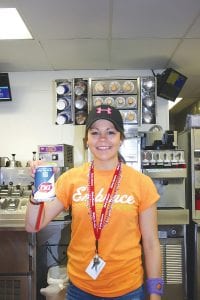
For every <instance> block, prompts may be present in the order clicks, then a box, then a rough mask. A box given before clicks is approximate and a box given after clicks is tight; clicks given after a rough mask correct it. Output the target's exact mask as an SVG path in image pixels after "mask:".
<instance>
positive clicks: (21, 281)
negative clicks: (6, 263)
mask: <svg viewBox="0 0 200 300" xmlns="http://www.w3.org/2000/svg"><path fill="white" fill-rule="evenodd" d="M31 280H32V279H31V277H30V276H15V275H14V276H6V275H3V276H0V287H1V288H0V299H2V300H4V299H5V300H7V299H10V300H11V299H19V300H25V299H26V300H34V299H35V298H34V296H32V295H31V294H30V286H31V284H32V283H31Z"/></svg>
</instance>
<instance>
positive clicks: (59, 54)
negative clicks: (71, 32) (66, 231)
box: [42, 39, 110, 70]
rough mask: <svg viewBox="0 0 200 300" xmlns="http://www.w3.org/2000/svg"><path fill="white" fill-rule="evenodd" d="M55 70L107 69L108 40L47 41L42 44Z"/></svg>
mask: <svg viewBox="0 0 200 300" xmlns="http://www.w3.org/2000/svg"><path fill="white" fill-rule="evenodd" d="M42 45H43V47H44V50H45V51H47V52H48V58H49V60H50V61H51V62H52V65H53V67H54V69H57V70H59V69H65V68H66V69H95V68H96V69H107V68H109V66H110V64H109V49H108V42H107V40H93V39H81V40H78V39H77V40H59V41H57V40H56V41H55V40H54V41H52V40H47V41H43V43H42Z"/></svg>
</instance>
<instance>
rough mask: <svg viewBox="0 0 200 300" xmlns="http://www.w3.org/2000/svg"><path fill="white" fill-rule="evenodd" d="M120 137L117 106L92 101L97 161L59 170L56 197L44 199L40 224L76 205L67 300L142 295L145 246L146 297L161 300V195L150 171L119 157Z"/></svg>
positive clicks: (90, 133) (32, 214)
mask: <svg viewBox="0 0 200 300" xmlns="http://www.w3.org/2000/svg"><path fill="white" fill-rule="evenodd" d="M123 139H124V128H123V120H122V117H121V114H120V112H119V111H118V110H117V109H115V108H114V107H111V106H108V105H101V106H98V107H94V108H93V109H92V110H91V112H90V113H89V115H88V118H87V122H86V142H87V146H88V147H89V149H90V151H91V153H92V156H93V161H92V162H91V163H84V164H83V165H82V166H80V167H76V168H73V169H70V170H68V171H66V172H65V173H64V174H62V175H61V176H60V177H59V178H58V180H57V182H56V199H55V200H54V201H52V202H49V203H45V205H44V208H43V212H42V220H41V227H40V229H41V228H43V227H45V226H46V225H47V224H48V223H49V222H50V221H51V220H52V219H54V218H55V217H56V215H58V214H59V213H60V212H61V211H63V209H67V208H69V207H70V206H71V208H72V226H71V228H72V235H71V241H70V245H69V247H68V265H67V270H68V276H69V279H70V284H69V287H68V290H67V299H68V300H84V299H87V300H90V299H91V300H95V299H120V300H125V299H127V300H128V299H129V300H143V299H144V284H143V280H144V279H143V278H144V271H143V264H142V250H143V256H144V261H145V273H146V277H147V280H146V287H147V293H148V294H149V299H150V300H160V299H161V294H162V290H163V280H162V279H161V255H160V245H159V239H158V234H157V212H156V202H157V200H158V199H159V195H158V194H157V191H156V188H155V187H154V185H153V183H152V181H151V179H150V178H149V177H147V176H146V175H144V174H142V173H140V172H138V171H136V170H134V169H133V168H131V167H129V166H127V165H125V164H124V163H122V162H121V161H119V159H118V157H119V156H118V151H119V148H120V145H121V144H122V142H123ZM36 164H37V162H33V163H32V168H33V170H34V167H35V166H36ZM35 204H36V203H35V200H34V197H31V202H30V203H29V205H28V209H27V215H26V230H27V231H31V232H34V231H35V222H36V219H37V216H38V211H39V208H38V207H40V206H41V205H43V203H42V204H41V205H35ZM141 242H142V247H141Z"/></svg>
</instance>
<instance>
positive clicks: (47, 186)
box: [38, 182, 52, 193]
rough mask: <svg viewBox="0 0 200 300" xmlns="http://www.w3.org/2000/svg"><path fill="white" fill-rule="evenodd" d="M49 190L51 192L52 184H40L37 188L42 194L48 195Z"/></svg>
mask: <svg viewBox="0 0 200 300" xmlns="http://www.w3.org/2000/svg"><path fill="white" fill-rule="evenodd" d="M51 190H52V183H50V182H42V183H41V184H40V185H39V187H38V191H39V192H42V193H48V192H50V191H51Z"/></svg>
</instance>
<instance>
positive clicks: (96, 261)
mask: <svg viewBox="0 0 200 300" xmlns="http://www.w3.org/2000/svg"><path fill="white" fill-rule="evenodd" d="M105 264H106V263H105V261H104V260H103V259H102V258H101V257H96V256H95V257H94V258H93V259H92V260H91V262H90V263H89V265H88V267H87V268H86V270H85V272H86V273H87V274H88V275H89V276H90V277H92V278H93V279H94V280H95V279H97V277H98V276H99V274H100V273H101V271H102V270H103V268H104V267H105Z"/></svg>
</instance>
